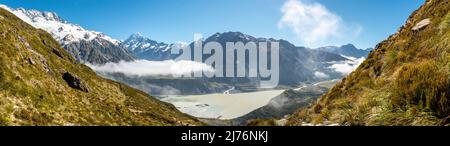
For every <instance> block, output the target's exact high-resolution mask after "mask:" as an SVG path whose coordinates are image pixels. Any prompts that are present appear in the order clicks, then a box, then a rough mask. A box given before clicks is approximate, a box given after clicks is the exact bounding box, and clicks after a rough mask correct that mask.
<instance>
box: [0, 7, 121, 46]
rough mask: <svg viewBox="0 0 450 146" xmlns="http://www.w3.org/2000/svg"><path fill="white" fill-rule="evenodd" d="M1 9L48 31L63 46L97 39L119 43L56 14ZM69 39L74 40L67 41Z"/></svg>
mask: <svg viewBox="0 0 450 146" xmlns="http://www.w3.org/2000/svg"><path fill="white" fill-rule="evenodd" d="M0 8H3V9H5V10H7V11H9V12H11V13H13V14H14V15H16V16H17V17H19V18H20V19H22V20H23V21H25V22H26V23H28V24H30V25H32V26H33V27H35V28H40V29H43V30H45V31H47V32H48V33H50V34H51V35H52V36H53V38H55V39H56V40H58V41H59V42H60V43H61V44H63V45H67V44H70V43H73V42H78V41H91V40H94V39H95V38H97V37H100V38H101V39H104V40H107V41H109V42H111V43H113V44H115V45H117V44H118V43H119V41H118V40H115V39H112V38H111V37H109V36H106V35H104V34H103V33H101V32H96V31H89V30H85V29H84V28H82V27H81V26H79V25H77V24H71V23H68V22H67V21H65V20H64V19H62V18H61V17H59V16H58V15H57V14H56V13H55V12H47V11H38V10H35V9H25V8H16V9H14V8H10V7H8V6H6V5H0ZM69 35H71V36H69ZM69 37H70V38H72V39H67V38H69Z"/></svg>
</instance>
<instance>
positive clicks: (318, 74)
mask: <svg viewBox="0 0 450 146" xmlns="http://www.w3.org/2000/svg"><path fill="white" fill-rule="evenodd" d="M314 76H316V77H317V78H319V79H328V78H330V76H329V75H327V74H325V73H323V72H320V71H316V72H314Z"/></svg>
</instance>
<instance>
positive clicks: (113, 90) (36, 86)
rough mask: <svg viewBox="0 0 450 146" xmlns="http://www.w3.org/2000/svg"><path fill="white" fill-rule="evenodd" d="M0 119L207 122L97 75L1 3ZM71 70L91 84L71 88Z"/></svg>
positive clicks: (40, 122) (86, 122) (1, 122)
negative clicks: (81, 88) (68, 73)
mask: <svg viewBox="0 0 450 146" xmlns="http://www.w3.org/2000/svg"><path fill="white" fill-rule="evenodd" d="M0 16H1V17H0V18H2V19H0V38H1V39H0V125H202V123H201V122H198V121H197V120H195V119H194V118H192V117H190V116H187V115H185V114H182V113H180V112H179V111H177V110H176V108H175V107H174V106H173V105H170V104H166V103H163V102H160V101H158V100H156V99H154V98H153V97H150V96H148V95H146V94H145V93H143V92H140V91H138V90H136V89H133V88H130V87H128V86H126V85H123V84H120V83H117V82H114V81H111V80H107V79H103V78H101V77H98V76H97V75H96V74H95V72H94V71H92V70H91V69H90V68H89V67H87V66H85V65H82V64H79V63H76V61H75V59H73V58H72V57H71V56H70V55H69V54H68V53H67V52H65V50H64V49H62V48H61V47H60V46H59V44H58V42H56V41H55V40H54V39H53V38H52V37H51V36H50V35H49V34H48V33H46V32H45V31H43V30H37V29H35V28H33V27H32V26H30V25H28V24H26V23H25V22H23V21H21V20H20V19H18V18H17V17H15V16H14V15H13V14H11V13H9V12H7V11H5V10H3V9H0ZM66 72H70V73H71V74H74V75H76V76H77V78H79V80H81V81H82V82H83V84H84V85H85V86H86V87H87V88H88V89H89V90H87V91H81V90H77V89H74V88H71V87H70V86H69V85H68V83H67V82H66V81H65V80H64V79H63V74H64V73H66Z"/></svg>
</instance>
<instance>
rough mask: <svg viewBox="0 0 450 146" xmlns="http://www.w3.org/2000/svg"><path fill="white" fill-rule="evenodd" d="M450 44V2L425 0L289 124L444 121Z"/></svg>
mask: <svg viewBox="0 0 450 146" xmlns="http://www.w3.org/2000/svg"><path fill="white" fill-rule="evenodd" d="M449 42H450V2H449V1H448V0H427V1H426V3H425V4H424V5H423V6H421V7H420V8H419V9H418V10H417V11H415V12H414V13H413V14H412V15H411V16H410V18H409V19H408V20H407V22H406V24H405V25H404V26H402V27H401V28H400V29H399V31H398V32H397V33H396V34H394V35H392V36H390V37H389V38H388V39H386V40H385V41H383V42H381V43H379V44H378V45H377V47H376V48H375V50H374V51H373V52H371V53H370V55H369V57H368V59H367V60H366V61H364V63H362V65H361V66H359V68H358V69H357V70H356V71H354V72H353V73H352V74H351V75H349V76H348V77H346V78H345V79H343V81H342V82H341V83H339V84H337V85H336V86H335V87H334V88H333V89H331V91H330V92H328V93H327V94H326V95H324V96H323V97H321V98H320V100H318V102H317V103H315V104H314V105H312V106H311V107H309V108H306V109H302V110H300V111H298V112H297V113H295V114H293V115H292V116H291V117H290V118H289V121H288V124H289V125H302V124H304V123H314V124H320V123H324V122H327V123H330V122H331V123H339V124H340V125H446V124H448V123H449V121H450V119H449V118H450V116H449V115H450V43H449Z"/></svg>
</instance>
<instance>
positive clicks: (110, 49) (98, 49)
mask: <svg viewBox="0 0 450 146" xmlns="http://www.w3.org/2000/svg"><path fill="white" fill-rule="evenodd" d="M63 47H64V49H65V50H66V51H67V52H69V54H70V55H72V56H73V57H74V58H75V59H76V60H77V61H78V62H81V63H85V62H88V63H91V64H105V63H108V62H116V63H117V62H119V61H133V60H134V59H135V57H134V55H133V54H132V53H131V52H129V51H128V50H127V49H125V48H123V47H121V46H119V45H116V44H113V43H111V42H109V41H107V40H104V39H101V38H96V39H94V40H91V41H84V40H83V41H79V42H74V43H70V44H67V45H64V46H63Z"/></svg>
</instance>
